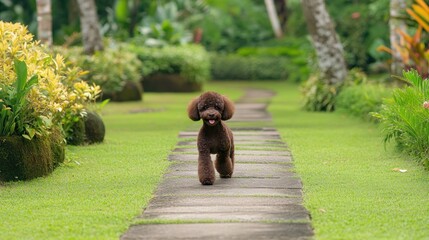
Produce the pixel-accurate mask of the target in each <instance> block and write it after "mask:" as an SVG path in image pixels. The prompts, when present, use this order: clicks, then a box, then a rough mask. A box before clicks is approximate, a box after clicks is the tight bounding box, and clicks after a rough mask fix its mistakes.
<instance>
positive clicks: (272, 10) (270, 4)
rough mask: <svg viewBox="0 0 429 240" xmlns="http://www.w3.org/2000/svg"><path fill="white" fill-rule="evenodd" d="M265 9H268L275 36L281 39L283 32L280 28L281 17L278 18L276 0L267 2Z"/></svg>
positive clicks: (267, 0)
mask: <svg viewBox="0 0 429 240" xmlns="http://www.w3.org/2000/svg"><path fill="white" fill-rule="evenodd" d="M265 7H266V8H267V13H268V17H269V18H270V22H271V26H272V27H273V31H274V34H275V35H276V37H277V38H281V37H282V36H283V30H282V28H281V26H280V22H279V17H278V16H277V10H276V6H275V5H274V0H265Z"/></svg>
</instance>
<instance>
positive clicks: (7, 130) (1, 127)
mask: <svg viewBox="0 0 429 240" xmlns="http://www.w3.org/2000/svg"><path fill="white" fill-rule="evenodd" d="M14 67H15V73H16V78H17V79H16V81H15V83H14V84H13V85H11V86H9V85H3V84H2V83H0V90H1V91H0V136H11V135H14V134H18V135H22V136H23V137H25V138H27V139H29V140H30V139H31V138H33V137H34V134H35V130H34V129H33V128H31V127H30V126H29V125H28V124H27V122H28V119H26V117H28V115H30V114H29V113H28V112H26V111H28V110H29V109H28V108H27V106H28V103H27V101H28V100H27V98H26V97H27V95H28V92H29V91H30V89H31V88H32V87H33V86H34V85H36V84H37V75H34V76H32V77H31V78H30V79H29V80H28V81H27V65H26V64H25V62H22V61H19V60H16V59H15V61H14Z"/></svg>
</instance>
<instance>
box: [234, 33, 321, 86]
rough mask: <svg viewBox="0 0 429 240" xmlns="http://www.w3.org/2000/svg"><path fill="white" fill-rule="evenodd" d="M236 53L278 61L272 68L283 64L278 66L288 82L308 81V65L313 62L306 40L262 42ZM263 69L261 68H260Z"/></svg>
mask: <svg viewBox="0 0 429 240" xmlns="http://www.w3.org/2000/svg"><path fill="white" fill-rule="evenodd" d="M236 53H237V54H238V55H240V56H244V57H258V58H273V59H278V60H279V63H277V64H273V66H277V65H281V64H283V66H279V67H281V68H283V69H282V70H280V72H283V71H284V72H286V74H287V76H288V80H289V81H293V82H303V81H305V80H307V79H308V77H309V75H310V67H311V66H310V65H311V64H310V63H312V62H314V58H315V55H314V50H313V49H312V47H311V44H310V42H309V41H308V40H306V39H301V38H292V37H285V38H283V39H276V40H271V41H266V42H262V43H259V44H258V45H257V46H245V47H241V48H239V49H238V50H237V52H236ZM264 67H265V66H261V68H264ZM273 75H274V74H273ZM274 76H275V75H274ZM269 79H276V78H269Z"/></svg>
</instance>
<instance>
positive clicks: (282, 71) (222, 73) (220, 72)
mask: <svg viewBox="0 0 429 240" xmlns="http://www.w3.org/2000/svg"><path fill="white" fill-rule="evenodd" d="M289 63H290V61H289V60H288V59H287V58H285V57H257V56H251V57H244V56H240V55H237V54H228V55H224V54H212V55H211V65H212V68H211V75H212V78H213V79H216V80H280V79H286V78H287V76H288V72H287V71H286V66H288V64H289Z"/></svg>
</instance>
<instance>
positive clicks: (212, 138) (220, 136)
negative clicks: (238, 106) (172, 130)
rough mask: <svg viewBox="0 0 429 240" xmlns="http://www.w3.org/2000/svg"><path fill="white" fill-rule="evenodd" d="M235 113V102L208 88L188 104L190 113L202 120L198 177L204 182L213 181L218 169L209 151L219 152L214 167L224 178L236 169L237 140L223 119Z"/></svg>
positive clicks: (211, 152) (192, 117)
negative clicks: (235, 149) (235, 150)
mask: <svg viewBox="0 0 429 240" xmlns="http://www.w3.org/2000/svg"><path fill="white" fill-rule="evenodd" d="M233 114H234V104H233V103H232V102H231V101H230V100H229V99H228V98H226V97H225V96H222V95H220V94H219V93H216V92H205V93H203V94H201V96H200V97H198V98H196V99H194V100H192V101H191V102H190V103H189V105H188V116H189V118H190V119H192V120H194V121H198V120H200V119H202V120H203V126H202V127H201V129H200V132H199V134H198V141H197V145H198V177H199V179H200V182H201V184H203V185H212V184H213V183H214V181H215V171H214V167H213V162H212V160H211V157H210V154H217V155H216V161H215V164H214V165H215V167H216V170H217V171H218V172H219V174H220V177H221V178H230V177H231V176H232V173H233V171H234V140H233V136H232V132H231V129H229V127H228V126H226V124H225V123H224V122H223V121H222V120H228V119H230V118H231V117H232V115H233Z"/></svg>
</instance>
